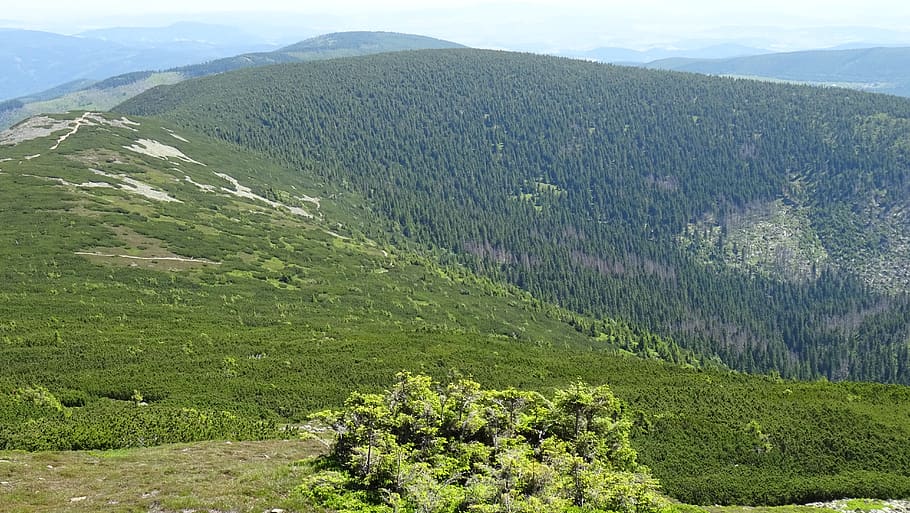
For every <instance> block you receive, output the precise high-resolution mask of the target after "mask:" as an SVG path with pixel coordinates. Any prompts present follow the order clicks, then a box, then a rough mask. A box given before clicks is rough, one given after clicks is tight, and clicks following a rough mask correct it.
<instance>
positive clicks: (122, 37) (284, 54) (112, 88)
mask: <svg viewBox="0 0 910 513" xmlns="http://www.w3.org/2000/svg"><path fill="white" fill-rule="evenodd" d="M175 27H177V28H174V29H173V30H171V31H170V32H169V33H170V34H171V36H173V37H176V36H178V35H180V34H181V33H184V32H186V30H187V29H186V27H185V26H183V25H180V26H175ZM92 34H94V35H96V36H101V35H103V36H104V37H111V38H114V39H117V40H118V41H127V40H128V39H129V38H130V37H132V38H133V43H134V44H138V43H136V41H138V40H139V39H143V38H145V37H146V36H141V37H140V36H138V35H135V34H133V35H130V34H131V33H124V32H123V31H122V30H121V29H112V30H111V31H102V32H94V33H92ZM140 34H141V31H140ZM200 34H201V37H208V36H209V35H210V34H208V33H207V32H206V31H204V30H203V31H202V32H201V33H200ZM151 37H152V36H151V35H150V36H148V38H151ZM213 37H214V36H213ZM72 39H76V40H79V38H72ZM228 39H230V38H228ZM143 40H145V39H143ZM91 41H95V40H91ZM93 44H96V45H97V44H98V43H97V42H94V43H93ZM147 44H151V43H150V42H148V43H147ZM193 44H201V43H198V42H197V43H193ZM459 47H463V46H462V45H460V44H458V43H453V42H451V41H443V40H440V39H434V38H431V37H425V36H417V35H411V34H399V33H394V32H341V33H335V34H326V35H322V36H318V37H313V38H310V39H307V40H304V41H301V42H299V43H295V44H293V45H290V46H287V47H284V48H280V49H278V50H274V51H270V52H254V53H241V54H239V55H233V56H231V57H225V58H221V59H215V60H208V61H205V60H204V59H200V60H199V61H197V62H201V63H197V64H191V65H187V66H179V67H171V69H170V70H168V71H154V70H155V69H160V68H156V67H152V66H149V67H148V68H146V69H147V71H132V72H129V73H122V74H113V75H114V76H111V78H107V79H105V80H102V81H95V80H88V79H84V78H78V79H75V80H71V81H69V82H66V83H64V84H62V85H58V86H55V87H53V88H52V89H49V90H47V91H44V92H41V93H36V94H31V95H28V96H22V97H20V98H17V99H14V100H8V101H5V102H0V127H8V126H11V125H12V124H14V123H16V122H18V121H20V120H22V119H25V118H26V117H28V116H31V115H35V114H41V113H49V112H58V113H62V112H67V111H69V110H77V109H101V110H105V109H110V108H111V107H113V106H114V105H117V104H118V103H120V102H123V101H125V100H127V99H129V98H131V97H133V96H135V95H137V94H139V93H141V92H143V91H145V90H147V89H150V88H152V87H155V86H157V85H163V84H174V83H177V82H180V81H182V80H185V79H187V78H193V77H202V76H206V75H213V74H216V73H224V72H226V71H232V70H236V69H241V68H250V67H256V66H266V65H269V64H280V63H290V62H303V61H311V60H319V59H331V58H337V57H353V56H357V55H367V54H374V53H382V52H393V51H401V50H420V49H442V48H459ZM0 80H2V79H0Z"/></svg>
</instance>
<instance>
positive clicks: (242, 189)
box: [0, 113, 910, 504]
mask: <svg viewBox="0 0 910 513" xmlns="http://www.w3.org/2000/svg"><path fill="white" fill-rule="evenodd" d="M77 127H78V130H77V129H76V128H77ZM64 136H66V137H64ZM299 171H300V170H299V169H290V168H285V167H283V166H281V165H278V164H276V163H274V162H269V161H268V160H266V159H262V158H260V157H258V156H256V155H254V154H252V153H250V152H248V151H242V150H241V149H240V148H238V147H236V146H234V145H231V144H228V143H224V142H219V141H215V140H211V139H208V138H207V137H205V136H203V135H200V134H199V133H196V132H194V131H192V130H189V129H184V128H178V127H175V126H173V125H170V124H168V123H167V122H164V121H162V120H159V119H147V118H138V117H137V118H133V117H132V116H131V117H130V119H120V118H119V117H118V116H109V115H104V116H102V115H93V114H85V115H83V114H81V113H80V114H71V115H69V116H66V117H65V118H64V119H59V120H58V119H51V118H44V119H36V120H32V121H30V122H28V123H25V124H23V125H20V126H19V127H16V129H14V130H13V131H11V132H3V133H0V259H2V261H3V262H4V265H3V266H2V268H0V283H2V287H0V450H2V449H24V450H36V451H37V450H50V449H110V448H120V447H137V446H148V445H156V444H162V443H168V442H177V441H192V440H203V439H247V440H248V439H259V438H275V437H288V436H291V437H293V436H297V431H296V430H297V428H298V427H300V426H301V425H302V424H304V423H306V422H308V418H309V415H310V414H312V413H313V412H316V411H318V410H322V409H326V408H339V407H341V406H342V404H343V402H344V401H345V398H347V397H348V396H349V395H350V394H351V393H352V392H358V393H364V394H368V393H376V392H379V391H381V390H383V389H388V388H389V387H390V386H391V385H393V384H394V383H395V376H396V375H397V374H398V373H399V372H401V371H403V370H404V371H411V372H415V373H417V372H419V373H422V374H427V375H431V376H433V377H434V378H435V379H436V380H439V381H441V382H442V381H451V380H453V379H459V377H465V378H470V379H473V380H476V381H477V382H479V383H482V384H483V385H484V387H490V388H497V389H504V388H508V387H515V388H517V389H519V390H522V391H537V392H540V393H542V394H545V395H547V396H550V395H552V391H553V390H554V389H559V388H565V387H566V386H568V385H570V384H572V383H575V382H577V381H579V380H583V381H585V382H587V383H590V384H592V385H595V386H599V385H603V384H606V385H608V386H609V387H610V389H611V390H612V391H613V393H614V394H615V395H616V397H617V398H619V399H620V400H621V401H622V402H623V404H624V406H623V415H625V416H627V418H628V419H629V422H630V423H631V425H630V426H629V428H630V431H629V434H630V437H631V444H632V447H633V448H634V449H635V450H636V451H637V453H638V462H639V463H641V464H643V465H645V466H647V467H649V468H650V469H651V473H652V475H653V476H654V477H655V478H657V479H658V480H659V481H660V483H661V487H662V488H661V489H662V490H663V492H664V493H666V494H668V495H670V496H671V497H674V498H676V499H679V500H683V501H688V502H693V503H694V502H697V503H704V504H710V503H742V504H778V503H790V502H804V501H809V500H815V499H825V498H836V497H841V496H879V497H900V496H906V495H908V493H910V479H908V477H907V476H908V475H910V455H908V452H907V447H906V440H907V439H908V438H910V417H908V415H907V412H906V405H907V403H908V401H910V396H908V394H910V390H908V388H907V387H903V386H898V385H884V384H873V383H828V382H794V381H788V380H783V379H780V378H777V377H774V376H768V377H761V376H749V375H745V374H740V373H737V372H731V371H729V370H725V369H723V368H720V367H719V366H718V365H716V364H713V363H712V362H710V361H708V360H705V359H702V358H698V357H696V356H695V355H694V354H693V353H691V352H689V351H686V350H685V349H683V348H680V347H678V346H677V345H676V344H675V343H674V342H673V340H672V339H667V338H663V337H660V336H658V335H656V334H654V333H653V332H650V331H648V330H645V329H642V328H641V327H636V326H632V325H629V324H628V323H625V322H623V321H620V320H613V319H600V320H595V319H593V318H591V317H587V316H584V315H581V314H578V313H573V312H571V311H568V310H566V309H564V308H560V307H558V306H555V305H553V304H549V303H546V302H543V301H540V300H538V299H536V298H534V297H532V296H531V295H530V294H528V293H526V292H523V291H521V290H519V289H517V288H516V287H513V286H509V285H507V284H503V283H500V282H496V281H493V280H490V279H488V278H484V277H479V276H477V275H475V274H473V273H471V272H469V270H468V269H467V268H466V267H464V266H458V265H454V264H451V265H441V264H440V263H439V261H438V258H431V257H430V256H427V255H425V254H421V253H417V252H413V251H409V250H407V249H406V248H404V247H396V246H392V245H388V244H386V243H384V242H382V241H380V240H374V239H372V238H370V237H369V236H368V235H367V233H366V232H365V231H364V230H362V229H361V228H360V227H361V226H369V223H371V222H373V219H372V218H370V217H366V216H364V211H363V209H362V205H363V202H364V199H363V197H362V196H360V195H359V194H357V193H353V192H349V191H346V190H345V189H344V187H342V184H335V183H332V182H328V181H325V182H319V181H314V180H311V179H310V178H309V177H311V176H316V175H317V173H316V170H313V169H311V170H308V171H307V172H305V173H301V172H299ZM232 180H233V181H232ZM307 214H308V215H309V216H312V217H309V216H308V215H307Z"/></svg>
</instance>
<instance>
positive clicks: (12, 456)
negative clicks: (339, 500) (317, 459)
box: [0, 440, 321, 513]
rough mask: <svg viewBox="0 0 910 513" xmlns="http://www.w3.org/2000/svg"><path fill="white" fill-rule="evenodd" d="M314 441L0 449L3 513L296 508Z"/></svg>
mask: <svg viewBox="0 0 910 513" xmlns="http://www.w3.org/2000/svg"><path fill="white" fill-rule="evenodd" d="M320 449H321V446H320V445H319V444H318V443H315V442H300V441H279V440H276V441H268V442H238V443H229V442H223V441H218V442H205V443H197V444H192V445H189V444H182V445H168V446H161V447H154V448H143V449H130V450H118V451H83V452H41V453H23V452H12V451H0V482H2V483H3V484H0V495H2V497H3V504H2V509H3V511H4V512H5V513H26V512H27V513H44V512H47V513H50V512H60V511H66V512H71V513H80V512H96V511H106V512H110V513H119V512H128V511H154V512H157V513H164V512H171V511H187V510H197V511H198V510H202V511H213V510H221V511H228V510H229V511H236V512H241V511H243V512H253V511H255V512H262V511H268V510H270V509H272V508H277V507H283V508H292V509H294V510H297V511H299V509H297V508H296V507H295V506H296V505H295V503H294V501H293V499H292V498H291V497H289V494H290V492H291V491H292V490H293V488H294V486H295V485H296V484H297V483H298V482H299V480H300V476H301V475H303V473H304V472H306V471H307V466H306V465H301V464H299V462H300V461H301V460H303V459H304V458H306V457H308V456H312V455H313V454H316V453H317V452H318V451H320Z"/></svg>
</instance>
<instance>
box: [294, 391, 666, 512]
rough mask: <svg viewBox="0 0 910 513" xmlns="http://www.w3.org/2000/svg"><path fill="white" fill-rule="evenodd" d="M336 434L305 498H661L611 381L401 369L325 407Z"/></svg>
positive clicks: (646, 505)
mask: <svg viewBox="0 0 910 513" xmlns="http://www.w3.org/2000/svg"><path fill="white" fill-rule="evenodd" d="M317 418H318V419H319V420H322V421H325V422H327V423H328V424H329V425H330V426H331V429H332V430H333V431H334V432H335V433H336V435H337V438H336V441H335V443H334V445H333V448H332V451H331V453H330V455H328V456H327V457H326V458H325V459H324V460H323V461H322V462H321V464H322V465H321V467H322V469H321V470H320V471H319V472H317V473H315V474H313V475H312V476H310V477H309V478H308V479H307V481H306V482H304V483H303V484H301V485H300V486H299V487H298V489H297V492H298V493H299V494H300V495H301V496H303V497H304V498H305V499H308V500H311V501H312V502H314V503H316V504H318V505H321V506H323V507H327V508H331V509H335V510H338V511H377V512H379V511H381V512H386V511H388V512H391V511H419V512H427V513H429V512H446V511H477V512H499V511H510V512H520V511H541V512H542V511H601V510H608V511H622V512H651V511H658V510H660V509H662V508H663V507H664V506H665V504H664V503H663V501H662V500H661V498H660V496H659V495H658V493H657V482H656V480H654V479H652V478H651V477H650V476H649V475H648V474H647V469H645V468H643V467H641V466H639V465H638V464H637V463H636V461H635V459H636V454H635V451H634V450H633V449H632V447H631V446H630V444H629V432H630V429H631V423H630V422H629V421H628V420H627V419H626V418H625V417H624V415H623V412H622V407H621V405H620V402H619V400H618V399H616V397H614V396H613V394H612V392H611V391H610V389H609V388H607V387H606V386H600V387H593V388H592V387H589V386H587V385H585V384H584V383H581V382H577V383H575V384H573V385H571V386H570V387H569V388H568V389H565V390H559V391H557V392H556V393H555V395H554V397H553V398H552V399H546V398H545V397H543V396H542V395H540V394H539V393H536V392H525V391H519V390H516V389H514V388H510V389H506V390H482V389H481V388H480V385H479V384H477V383H476V382H473V381H469V380H459V381H456V382H453V383H450V384H448V385H444V386H443V385H440V384H438V383H435V382H433V380H432V379H431V378H430V377H428V376H422V375H411V374H408V373H401V374H399V375H398V376H397V381H396V383H395V384H394V385H393V386H392V388H391V389H390V390H389V391H388V392H386V393H385V394H362V393H354V394H352V395H351V396H350V397H349V398H348V400H347V401H346V402H345V408H344V410H342V411H339V412H324V413H321V414H319V415H317Z"/></svg>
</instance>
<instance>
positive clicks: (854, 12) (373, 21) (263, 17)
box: [0, 0, 910, 50]
mask: <svg viewBox="0 0 910 513" xmlns="http://www.w3.org/2000/svg"><path fill="white" fill-rule="evenodd" d="M0 18H2V19H0V26H7V27H16V28H31V29H36V30H48V31H54V32H60V33H68V34H73V33H78V32H80V31H82V30H85V29H91V28H102V27H109V26H124V25H126V26H156V25H166V24H169V23H173V22H175V21H180V20H193V21H210V22H217V23H228V24H233V25H239V24H247V25H248V28H249V29H250V30H251V31H253V32H257V33H260V34H268V33H269V31H270V30H272V31H273V33H274V34H275V35H276V38H278V39H286V38H290V39H295V38H296V39H300V38H303V37H305V36H310V35H315V34H317V33H324V32H332V31H341V30H391V31H401V32H410V33H419V34H424V35H429V36H434V37H441V38H445V39H450V40H454V41H457V42H460V43H464V44H468V45H471V46H480V47H487V48H496V47H501V48H517V49H522V48H529V49H539V50H566V49H590V48H594V47H598V46H624V47H631V48H636V49H645V48H648V47H652V46H664V47H666V46H672V45H674V44H679V42H681V41H692V40H696V41H703V42H707V43H710V42H712V41H732V40H735V41H737V42H740V43H742V44H752V45H764V47H772V46H774V47H775V48H772V49H781V50H786V49H801V48H807V47H827V46H834V45H838V44H844V43H851V42H856V41H861V40H862V41H866V42H878V43H883V44H899V43H906V44H910V8H907V7H906V5H905V3H904V1H901V0H863V1H861V2H857V1H856V0H852V1H842V0H827V1H822V0H760V1H759V0H727V1H717V0H676V1H669V0H621V1H617V0H600V1H596V0H559V1H554V0H495V1H490V0H460V1H458V0H389V1H377V0H328V1H326V0H322V1H319V2H313V1H310V0H302V1H301V0H255V1H250V0H150V1H147V2H132V1H125V0H79V1H72V2H71V1H64V0H29V1H25V2H9V3H7V4H6V5H4V8H3V11H2V13H0ZM295 31H296V32H295ZM298 35H299V37H297V36H298ZM279 36H280V37H279ZM869 39H879V40H878V41H868V40H869Z"/></svg>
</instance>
